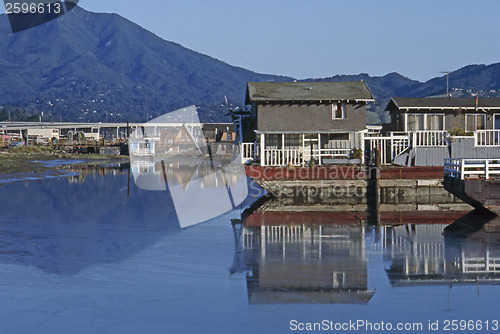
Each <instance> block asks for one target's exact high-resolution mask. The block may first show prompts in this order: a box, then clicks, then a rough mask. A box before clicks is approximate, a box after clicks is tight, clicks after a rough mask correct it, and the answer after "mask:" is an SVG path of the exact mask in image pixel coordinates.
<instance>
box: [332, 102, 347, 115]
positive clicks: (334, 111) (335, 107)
mask: <svg viewBox="0 0 500 334" xmlns="http://www.w3.org/2000/svg"><path fill="white" fill-rule="evenodd" d="M339 105H340V117H337V112H338V110H339ZM345 109H346V103H345V102H342V101H339V102H337V103H332V119H333V120H338V119H346V111H345Z"/></svg>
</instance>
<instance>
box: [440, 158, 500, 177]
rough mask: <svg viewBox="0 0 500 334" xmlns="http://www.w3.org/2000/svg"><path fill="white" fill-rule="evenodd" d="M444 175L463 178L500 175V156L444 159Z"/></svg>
mask: <svg viewBox="0 0 500 334" xmlns="http://www.w3.org/2000/svg"><path fill="white" fill-rule="evenodd" d="M444 175H445V176H448V177H453V178H456V179H461V180H465V179H467V178H481V179H486V180H488V179H490V178H491V176H493V175H500V158H498V159H444Z"/></svg>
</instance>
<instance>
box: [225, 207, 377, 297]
mask: <svg viewBox="0 0 500 334" xmlns="http://www.w3.org/2000/svg"><path fill="white" fill-rule="evenodd" d="M289 216H290V215H281V217H280V214H272V215H266V216H265V217H264V215H259V214H255V215H251V216H249V217H248V218H247V220H246V223H245V225H244V226H242V227H241V229H240V230H237V228H236V226H238V225H235V232H236V233H235V237H236V242H237V253H236V256H235V262H234V264H233V267H232V268H231V272H232V273H246V274H247V288H248V297H249V302H250V304H274V303H346V304H366V303H368V302H369V300H370V299H371V297H372V296H373V294H374V291H369V290H368V269H367V260H366V258H365V239H364V228H363V227H362V226H359V225H334V224H324V225H321V224H317V221H318V220H316V224H314V221H315V219H314V217H315V215H314V213H310V214H308V213H303V214H299V213H297V214H294V215H293V217H295V221H294V219H292V220H290V217H289ZM305 216H307V217H305ZM297 218H298V219H299V220H300V221H298V219H297ZM303 218H305V219H303ZM311 218H312V219H311ZM264 220H265V221H264Z"/></svg>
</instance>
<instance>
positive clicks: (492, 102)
mask: <svg viewBox="0 0 500 334" xmlns="http://www.w3.org/2000/svg"><path fill="white" fill-rule="evenodd" d="M394 108H397V109H439V110H443V109H460V108H462V109H475V108H476V98H475V97H470V98H451V99H450V98H446V97H445V98H425V97H424V98H414V97H393V98H392V99H391V100H390V101H389V104H388V105H387V107H386V110H393V109H394ZM477 108H478V109H500V98H489V97H479V98H478V99H477Z"/></svg>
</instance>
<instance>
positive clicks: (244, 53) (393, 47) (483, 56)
mask: <svg viewBox="0 0 500 334" xmlns="http://www.w3.org/2000/svg"><path fill="white" fill-rule="evenodd" d="M80 5H81V6H82V7H84V8H85V9H87V10H91V11H95V12H114V13H118V14H120V15H122V16H124V17H126V18H127V19H129V20H131V21H133V22H135V23H137V24H139V25H141V26H143V27H144V28H146V29H148V30H150V31H152V32H154V33H155V34H157V35H158V36H160V37H162V38H164V39H166V40H170V41H174V42H176V43H179V44H181V45H183V46H185V47H187V48H190V49H192V50H195V51H198V52H200V53H203V54H207V55H209V56H212V57H214V58H217V59H219V60H222V61H225V62H227V63H229V64H231V65H235V66H240V67H244V68H247V69H250V70H253V71H256V72H261V73H271V74H280V75H287V76H292V77H295V78H299V79H303V78H310V77H328V76H333V75H336V74H358V73H362V72H364V73H369V74H371V75H384V74H387V73H389V72H399V73H400V74H402V75H405V76H407V77H410V78H412V79H417V80H421V81H425V80H428V79H430V78H433V77H435V76H440V75H442V74H441V73H440V72H441V71H448V70H455V69H458V68H460V67H462V66H465V65H469V64H491V63H496V62H500V57H499V56H500V43H499V41H498V39H499V37H498V36H499V35H500V34H499V32H500V24H499V23H498V22H499V21H498V18H499V15H500V0H476V1H463V0H419V1H415V0H413V1H411V0H252V1H241V0H182V1H181V0H177V1H170V0H148V1H139V0H120V1H111V0H81V1H80Z"/></svg>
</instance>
